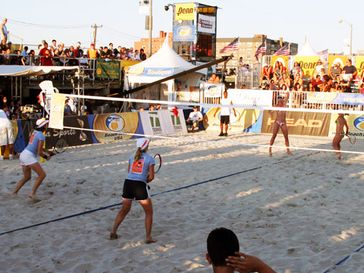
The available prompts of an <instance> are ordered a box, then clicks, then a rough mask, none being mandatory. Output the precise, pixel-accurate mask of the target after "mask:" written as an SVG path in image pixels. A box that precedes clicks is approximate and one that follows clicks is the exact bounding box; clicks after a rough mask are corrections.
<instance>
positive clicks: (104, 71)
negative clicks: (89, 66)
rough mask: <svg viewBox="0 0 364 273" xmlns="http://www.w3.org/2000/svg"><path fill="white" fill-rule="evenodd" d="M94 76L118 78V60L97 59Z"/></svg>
mask: <svg viewBox="0 0 364 273" xmlns="http://www.w3.org/2000/svg"><path fill="white" fill-rule="evenodd" d="M96 77H98V78H101V79H114V80H118V79H119V78H120V61H105V60H102V59H98V60H97V62H96Z"/></svg>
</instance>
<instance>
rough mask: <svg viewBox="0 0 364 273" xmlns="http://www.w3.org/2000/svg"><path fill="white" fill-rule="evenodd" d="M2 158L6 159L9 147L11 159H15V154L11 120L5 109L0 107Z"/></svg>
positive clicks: (0, 158)
mask: <svg viewBox="0 0 364 273" xmlns="http://www.w3.org/2000/svg"><path fill="white" fill-rule="evenodd" d="M0 146H1V156H0V160H4V154H5V149H6V148H7V147H8V148H9V159H10V160H11V159H13V154H14V134H13V126H12V124H11V121H10V120H9V119H8V116H7V114H6V113H5V111H4V110H2V109H0Z"/></svg>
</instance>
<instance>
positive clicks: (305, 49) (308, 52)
mask: <svg viewBox="0 0 364 273" xmlns="http://www.w3.org/2000/svg"><path fill="white" fill-rule="evenodd" d="M318 55H319V54H318V53H317V52H316V51H315V50H314V49H313V48H312V46H311V44H310V42H309V41H308V39H307V38H306V40H305V43H304V44H303V46H302V47H300V50H299V51H298V53H297V56H318Z"/></svg>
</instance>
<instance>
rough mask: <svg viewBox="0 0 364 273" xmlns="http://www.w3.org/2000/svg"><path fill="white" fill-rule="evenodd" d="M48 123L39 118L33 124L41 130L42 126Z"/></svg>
mask: <svg viewBox="0 0 364 273" xmlns="http://www.w3.org/2000/svg"><path fill="white" fill-rule="evenodd" d="M47 123H48V120H46V119H45V118H40V119H38V120H37V121H36V122H35V125H37V128H42V127H43V126H44V125H46V124H47Z"/></svg>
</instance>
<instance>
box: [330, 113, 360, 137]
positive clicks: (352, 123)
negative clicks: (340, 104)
mask: <svg viewBox="0 0 364 273" xmlns="http://www.w3.org/2000/svg"><path fill="white" fill-rule="evenodd" d="M337 117H338V114H332V115H331V122H330V132H329V137H334V136H335V133H336V122H335V121H336V119H337ZM345 119H346V122H347V123H348V126H349V136H355V137H356V138H357V139H364V116H363V115H347V116H345Z"/></svg>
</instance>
